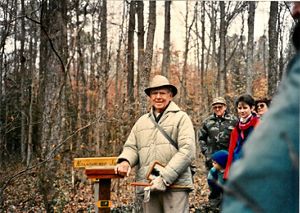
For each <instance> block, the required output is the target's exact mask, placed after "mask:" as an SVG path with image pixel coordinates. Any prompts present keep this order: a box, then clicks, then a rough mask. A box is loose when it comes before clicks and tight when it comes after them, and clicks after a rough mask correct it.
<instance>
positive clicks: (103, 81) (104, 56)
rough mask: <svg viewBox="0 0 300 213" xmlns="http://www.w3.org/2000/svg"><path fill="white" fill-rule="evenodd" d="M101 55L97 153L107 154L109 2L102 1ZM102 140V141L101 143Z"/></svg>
mask: <svg viewBox="0 0 300 213" xmlns="http://www.w3.org/2000/svg"><path fill="white" fill-rule="evenodd" d="M100 14H101V16H100V17H101V20H100V24H101V31H100V32H101V38H100V40H101V43H100V46H101V54H100V85H99V86H100V99H99V102H100V103H99V105H100V107H99V109H100V110H99V111H98V113H97V115H98V116H99V123H98V125H99V126H98V128H97V130H98V132H99V134H100V135H99V136H98V138H97V139H96V140H97V141H98V143H97V147H96V150H97V151H96V153H97V154H98V155H99V154H102V153H101V151H103V152H105V150H103V149H102V150H101V148H103V147H106V145H105V144H106V141H107V137H106V136H107V126H106V120H107V110H106V109H107V89H108V85H107V81H108V51H107V0H102V6H101V12H100ZM99 140H100V141H99Z"/></svg>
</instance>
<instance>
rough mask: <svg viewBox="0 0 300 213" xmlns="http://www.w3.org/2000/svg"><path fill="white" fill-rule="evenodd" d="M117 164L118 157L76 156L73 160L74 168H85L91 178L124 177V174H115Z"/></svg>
mask: <svg viewBox="0 0 300 213" xmlns="http://www.w3.org/2000/svg"><path fill="white" fill-rule="evenodd" d="M116 164H117V157H91V158H75V159H74V161H73V166H74V168H79V169H85V174H86V176H87V177H88V178H89V179H111V178H123V177H124V176H122V175H118V174H115V170H114V167H115V165H116Z"/></svg>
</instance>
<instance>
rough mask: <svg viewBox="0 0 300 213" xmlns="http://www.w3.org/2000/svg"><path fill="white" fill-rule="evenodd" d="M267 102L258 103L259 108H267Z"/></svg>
mask: <svg viewBox="0 0 300 213" xmlns="http://www.w3.org/2000/svg"><path fill="white" fill-rule="evenodd" d="M265 106H266V104H257V108H265Z"/></svg>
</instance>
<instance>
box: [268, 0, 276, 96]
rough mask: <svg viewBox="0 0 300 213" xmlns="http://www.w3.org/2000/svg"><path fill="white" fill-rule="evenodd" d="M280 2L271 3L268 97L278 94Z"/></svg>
mask: <svg viewBox="0 0 300 213" xmlns="http://www.w3.org/2000/svg"><path fill="white" fill-rule="evenodd" d="M277 19H278V2H275V1H271V4H270V18H269V62H268V95H269V96H270V97H272V96H273V95H274V93H275V92H276V86H277V85H276V75H277V71H278V67H277V66H278V33H277V29H278V28H277Z"/></svg>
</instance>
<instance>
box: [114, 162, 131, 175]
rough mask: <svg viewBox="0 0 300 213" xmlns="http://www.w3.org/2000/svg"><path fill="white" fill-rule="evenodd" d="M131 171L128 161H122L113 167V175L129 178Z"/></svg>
mask: <svg viewBox="0 0 300 213" xmlns="http://www.w3.org/2000/svg"><path fill="white" fill-rule="evenodd" d="M130 171H131V167H130V165H129V163H128V161H126V160H124V161H122V162H121V163H118V164H117V165H116V166H115V174H119V175H122V176H129V174H130Z"/></svg>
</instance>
